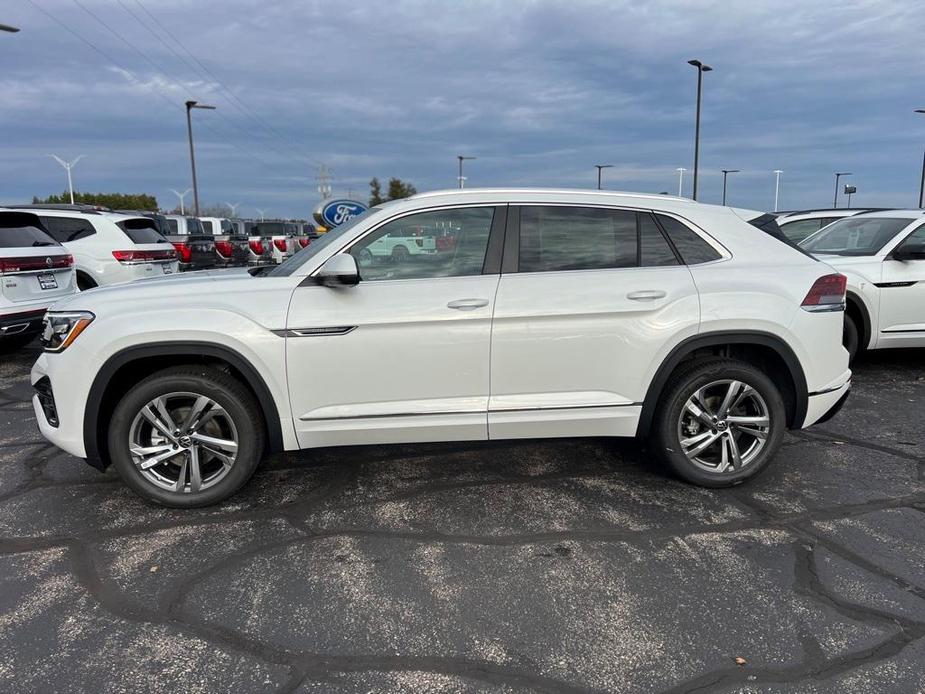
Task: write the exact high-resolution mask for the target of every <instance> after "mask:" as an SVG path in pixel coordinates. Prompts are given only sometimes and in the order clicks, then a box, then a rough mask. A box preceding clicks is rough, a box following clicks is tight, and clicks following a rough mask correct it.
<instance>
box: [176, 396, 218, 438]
mask: <svg viewBox="0 0 925 694" xmlns="http://www.w3.org/2000/svg"><path fill="white" fill-rule="evenodd" d="M211 403H212V401H211V400H209V398H207V397H206V396H205V395H200V396H199V397H198V398H196V402H194V403H193V406H192V407H191V408H190V409H189V413H188V414H187V415H186V421H185V422H183V426H182V430H183V432H184V433H187V434H188V433H190V432H191V431H195V429H196V427H197V426H198V425H199V417H200V415H201V414H202V411H203V410H204V409H206V407H208V406H209V405H210V404H211Z"/></svg>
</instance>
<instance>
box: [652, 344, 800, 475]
mask: <svg viewBox="0 0 925 694" xmlns="http://www.w3.org/2000/svg"><path fill="white" fill-rule="evenodd" d="M786 417H787V415H786V408H785V407H784V401H783V398H782V396H781V394H780V391H779V390H778V389H777V387H776V386H775V385H774V383H773V382H772V381H771V379H770V378H768V376H767V375H766V374H765V373H764V372H762V371H760V370H759V369H757V368H755V367H754V366H752V365H751V364H748V363H746V362H743V361H739V360H736V359H726V358H723V359H711V360H709V361H701V362H695V363H693V364H691V365H689V366H687V367H686V368H684V369H682V370H680V371H679V372H677V373H676V374H675V375H674V376H673V377H672V378H671V379H670V380H669V382H668V384H667V385H666V386H665V390H664V391H663V394H662V397H661V398H660V399H659V404H658V409H657V411H656V413H655V419H654V422H653V424H654V426H653V429H652V435H651V443H652V445H653V448H654V449H655V450H656V451H657V452H658V454H659V455H660V457H661V458H662V459H663V460H664V462H665V463H666V464H667V465H668V466H669V467H670V468H671V470H672V471H673V472H674V473H675V474H677V475H678V476H679V477H681V478H682V479H684V480H686V481H688V482H691V483H693V484H696V485H699V486H702V487H730V486H733V485H736V484H740V483H742V482H744V481H745V480H747V479H749V478H751V477H754V476H755V475H757V474H758V473H760V472H761V471H762V470H764V468H765V467H767V465H768V463H769V462H770V461H771V458H773V457H774V455H775V454H776V453H777V450H778V449H779V448H780V444H781V441H782V439H783V436H784V429H785V428H786Z"/></svg>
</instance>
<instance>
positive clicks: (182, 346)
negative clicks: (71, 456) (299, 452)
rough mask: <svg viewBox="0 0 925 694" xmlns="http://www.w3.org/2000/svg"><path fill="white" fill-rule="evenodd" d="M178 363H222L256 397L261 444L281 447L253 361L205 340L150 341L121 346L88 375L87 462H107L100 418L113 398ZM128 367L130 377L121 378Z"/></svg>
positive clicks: (274, 413)
mask: <svg viewBox="0 0 925 694" xmlns="http://www.w3.org/2000/svg"><path fill="white" fill-rule="evenodd" d="M181 363H202V364H210V365H219V366H222V365H225V366H227V367H228V368H229V369H230V370H231V372H232V373H233V375H235V376H237V377H239V378H240V379H241V380H242V381H243V383H244V385H246V386H247V387H248V388H249V389H250V391H251V392H252V393H253V395H254V397H255V398H256V399H257V404H258V406H259V407H260V410H261V412H262V414H263V420H264V425H265V427H266V437H267V438H266V440H267V444H268V446H267V448H268V450H269V451H271V452H278V451H282V450H283V433H282V424H281V422H280V416H279V410H278V409H277V407H276V401H275V400H274V399H273V395H272V393H271V392H270V389H269V387H267V384H266V381H264V379H263V377H262V376H261V375H260V374H259V373H258V372H257V370H256V369H255V368H254V367H253V365H252V364H251V363H250V362H249V361H248V360H247V359H246V358H245V357H243V356H242V355H241V354H240V353H238V352H236V351H235V350H233V349H231V348H229V347H226V346H224V345H219V344H215V343H210V342H154V343H149V344H144V345H135V346H132V347H126V348H125V349H122V350H120V351H118V352H116V353H115V354H113V355H112V356H111V357H109V359H107V360H106V362H105V363H104V364H103V366H102V367H101V368H100V370H99V371H98V372H97V374H96V376H95V378H94V379H93V384H92V385H91V386H90V391H89V394H88V396H87V405H86V409H85V411H84V419H83V439H84V448H85V452H86V456H87V462H88V463H89V464H90V465H92V466H93V467H96V468H98V469H100V470H105V469H106V467H108V465H109V462H110V461H109V451H108V447H107V442H106V435H105V432H102V431H101V423H102V422H106V421H108V419H109V416H110V415H111V413H112V410H113V409H114V408H115V406H116V404H117V402H118V399H119V398H120V397H121V396H122V395H124V394H125V392H126V390H127V389H128V388H129V387H131V385H130V383H131V382H137V381H138V380H139V378H144V377H145V376H147V375H148V374H150V373H154V372H155V371H157V370H159V369H161V368H165V367H169V366H176V365H178V364H181ZM129 370H130V371H131V375H132V379H133V380H132V381H131V382H126V381H123V380H122V379H121V377H122V376H123V375H125V374H126V372H127V371H129Z"/></svg>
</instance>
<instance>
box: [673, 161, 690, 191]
mask: <svg viewBox="0 0 925 694" xmlns="http://www.w3.org/2000/svg"><path fill="white" fill-rule="evenodd" d="M675 171H677V172H678V197H679V198H680V197H681V191H682V190H683V188H684V172H685V171H687V169H685V168H684V167H683V166H679V167H678V168H677V169H675Z"/></svg>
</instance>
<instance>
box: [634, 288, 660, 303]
mask: <svg viewBox="0 0 925 694" xmlns="http://www.w3.org/2000/svg"><path fill="white" fill-rule="evenodd" d="M666 296H668V294H667V292H664V291H662V290H661V289H643V290H641V291H638V292H630V293H629V294H627V295H626V298H627V299H631V300H632V301H654V300H655V299H664V298H665V297H666Z"/></svg>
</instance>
